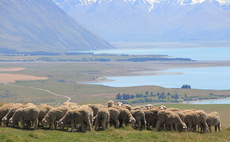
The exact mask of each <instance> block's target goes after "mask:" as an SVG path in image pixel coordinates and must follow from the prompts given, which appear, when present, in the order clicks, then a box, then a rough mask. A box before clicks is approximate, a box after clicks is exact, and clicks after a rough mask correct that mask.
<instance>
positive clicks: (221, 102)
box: [189, 98, 230, 104]
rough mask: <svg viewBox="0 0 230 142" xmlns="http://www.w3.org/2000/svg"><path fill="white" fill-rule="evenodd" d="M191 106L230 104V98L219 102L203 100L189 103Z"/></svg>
mask: <svg viewBox="0 0 230 142" xmlns="http://www.w3.org/2000/svg"><path fill="white" fill-rule="evenodd" d="M189 103H190V104H230V98H225V99H219V100H202V101H194V102H189Z"/></svg>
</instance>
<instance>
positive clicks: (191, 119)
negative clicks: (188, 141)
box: [184, 110, 208, 133]
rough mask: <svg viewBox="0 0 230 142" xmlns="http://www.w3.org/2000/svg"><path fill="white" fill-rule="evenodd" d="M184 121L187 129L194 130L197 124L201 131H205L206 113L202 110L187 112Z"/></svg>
mask: <svg viewBox="0 0 230 142" xmlns="http://www.w3.org/2000/svg"><path fill="white" fill-rule="evenodd" d="M184 121H185V123H186V124H187V125H188V130H189V131H193V132H194V131H196V125H198V126H199V127H200V128H201V132H202V133H206V132H207V129H208V125H207V114H206V113H205V112H204V111H202V110H197V111H190V112H187V113H186V116H185V119H184Z"/></svg>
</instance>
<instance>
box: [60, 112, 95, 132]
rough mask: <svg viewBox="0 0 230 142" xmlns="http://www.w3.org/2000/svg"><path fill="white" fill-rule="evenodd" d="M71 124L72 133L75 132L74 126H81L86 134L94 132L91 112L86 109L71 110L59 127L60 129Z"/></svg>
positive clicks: (61, 120) (62, 119)
mask: <svg viewBox="0 0 230 142" xmlns="http://www.w3.org/2000/svg"><path fill="white" fill-rule="evenodd" d="M68 124H71V132H74V126H75V125H76V124H80V126H81V127H82V130H83V131H84V132H86V131H87V128H89V131H90V132H91V131H92V124H91V122H90V112H89V111H88V110H87V109H86V108H80V109H75V110H69V111H68V112H67V113H66V114H65V115H64V116H63V117H62V118H61V119H60V120H59V121H58V125H59V126H60V127H62V128H63V127H65V126H66V125H68Z"/></svg>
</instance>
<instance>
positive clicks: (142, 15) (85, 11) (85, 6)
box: [53, 0, 230, 42]
mask: <svg viewBox="0 0 230 142" xmlns="http://www.w3.org/2000/svg"><path fill="white" fill-rule="evenodd" d="M53 1H55V2H56V3H57V5H59V6H60V7H61V8H62V9H64V10H65V11H66V12H68V13H69V14H70V15H71V16H72V17H75V18H76V19H78V21H79V22H80V23H81V24H83V25H84V26H86V27H87V28H88V29H90V30H92V31H93V32H96V33H97V34H98V35H100V36H101V37H102V38H104V39H106V40H108V41H119V42H125V41H137V42H140V41H141V42H143V41H216V40H230V0H53ZM101 25H103V26H101Z"/></svg>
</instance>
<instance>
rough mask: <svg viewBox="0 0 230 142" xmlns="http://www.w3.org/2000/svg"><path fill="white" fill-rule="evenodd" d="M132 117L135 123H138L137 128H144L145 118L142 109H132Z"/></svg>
mask: <svg viewBox="0 0 230 142" xmlns="http://www.w3.org/2000/svg"><path fill="white" fill-rule="evenodd" d="M131 113H132V115H133V117H134V118H135V119H136V123H137V125H138V127H137V129H138V130H140V129H141V128H144V129H145V125H146V120H145V113H144V111H143V110H133V111H131Z"/></svg>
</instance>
